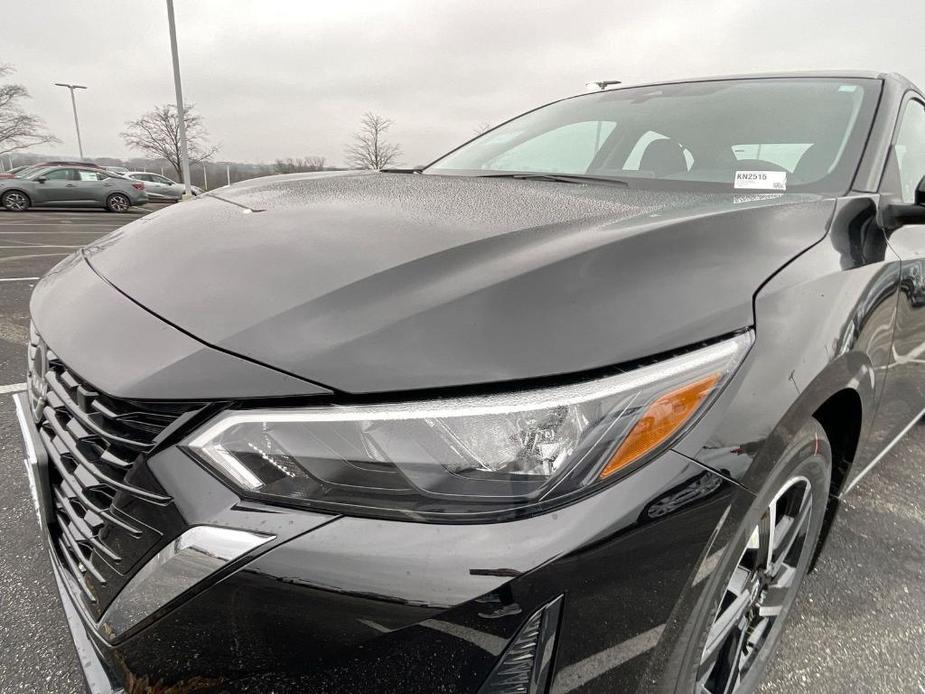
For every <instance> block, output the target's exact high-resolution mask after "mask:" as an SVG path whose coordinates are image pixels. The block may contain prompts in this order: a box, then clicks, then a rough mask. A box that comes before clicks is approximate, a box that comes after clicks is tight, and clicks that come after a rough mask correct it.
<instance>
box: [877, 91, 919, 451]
mask: <svg viewBox="0 0 925 694" xmlns="http://www.w3.org/2000/svg"><path fill="white" fill-rule="evenodd" d="M923 176H925V101H923V99H922V97H921V96H919V95H909V97H907V100H906V103H905V104H904V106H903V108H902V109H901V112H900V117H899V121H898V124H897V128H896V131H895V133H894V138H893V145H892V151H891V153H890V156H889V158H888V163H887V168H886V171H885V172H884V176H883V182H882V185H881V190H880V193H881V196H882V198H883V202H884V203H886V202H889V201H897V200H898V199H901V200H902V201H903V202H907V203H911V202H914V200H915V188H916V186H917V185H918V183H919V181H920V180H921V179H922V177H923ZM888 243H889V246H890V248H892V249H893V251H894V252H895V253H896V254H897V255H898V256H899V258H900V287H899V300H898V303H897V306H896V319H895V325H894V330H893V347H892V354H891V355H890V365H889V367H888V373H887V378H886V386H885V388H884V393H883V397H882V399H881V403H880V407H879V410H878V412H877V415H876V423H877V428H878V429H879V430H881V431H883V432H884V436H883V442H884V443H885V444H889V443H890V442H892V441H894V440H895V439H896V437H897V436H899V435H900V434H902V433H903V432H904V430H905V429H906V428H907V427H908V426H910V425H911V424H912V423H913V422H915V421H918V419H919V418H920V417H921V416H922V414H923V412H925V224H907V225H905V226H903V227H900V228H899V229H896V230H895V231H894V232H893V233H892V234H890V236H889V240H888Z"/></svg>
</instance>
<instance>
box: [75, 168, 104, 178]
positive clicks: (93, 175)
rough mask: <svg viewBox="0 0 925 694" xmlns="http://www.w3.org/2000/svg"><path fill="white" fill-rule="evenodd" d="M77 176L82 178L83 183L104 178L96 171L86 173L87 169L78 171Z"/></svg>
mask: <svg viewBox="0 0 925 694" xmlns="http://www.w3.org/2000/svg"><path fill="white" fill-rule="evenodd" d="M77 175H78V176H80V180H81V181H99V180H101V179H102V178H103V177H102V176H100V175H99V174H98V173H97V172H96V171H86V170H85V169H78V170H77Z"/></svg>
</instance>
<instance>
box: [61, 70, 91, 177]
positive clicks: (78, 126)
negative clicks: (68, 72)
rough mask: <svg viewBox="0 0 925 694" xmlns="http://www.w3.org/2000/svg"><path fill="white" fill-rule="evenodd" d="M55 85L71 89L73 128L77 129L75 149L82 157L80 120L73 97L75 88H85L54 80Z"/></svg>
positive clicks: (80, 85) (75, 100)
mask: <svg viewBox="0 0 925 694" xmlns="http://www.w3.org/2000/svg"><path fill="white" fill-rule="evenodd" d="M55 86H56V87H67V88H68V89H69V90H70V91H71V108H72V109H74V129H75V130H76V131H77V149H78V150H79V151H80V158H81V159H83V158H84V146H83V142H81V140H80V121H79V120H78V119H77V99H76V98H74V90H75V89H86V87H85V86H83V85H82V84H67V83H65V82H55Z"/></svg>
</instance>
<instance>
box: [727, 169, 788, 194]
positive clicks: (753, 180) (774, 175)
mask: <svg viewBox="0 0 925 694" xmlns="http://www.w3.org/2000/svg"><path fill="white" fill-rule="evenodd" d="M733 188H735V189H736V190H787V172H786V171H736V175H735V180H734V182H733Z"/></svg>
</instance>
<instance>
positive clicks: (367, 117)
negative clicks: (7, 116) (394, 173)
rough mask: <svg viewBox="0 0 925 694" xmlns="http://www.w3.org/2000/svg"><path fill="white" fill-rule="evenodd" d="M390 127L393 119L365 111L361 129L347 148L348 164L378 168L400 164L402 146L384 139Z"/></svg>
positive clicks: (354, 166)
mask: <svg viewBox="0 0 925 694" xmlns="http://www.w3.org/2000/svg"><path fill="white" fill-rule="evenodd" d="M390 127H392V121H391V120H389V119H388V118H385V117H383V116H380V115H379V114H378V113H371V112H369V111H367V112H366V113H364V114H363V120H362V121H361V125H360V130H359V132H358V133H357V134H356V135H354V136H353V144H352V145H348V146H347V148H346V150H345V152H346V156H347V166H349V167H351V168H354V169H377V170H378V169H384V168H386V167H387V166H392V165H394V164H398V160H399V157H400V156H401V147H400V146H399V145H393V144H389V143H388V142H386V141H385V140H384V136H385V133H386V131H387V130H388V129H389V128H390Z"/></svg>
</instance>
